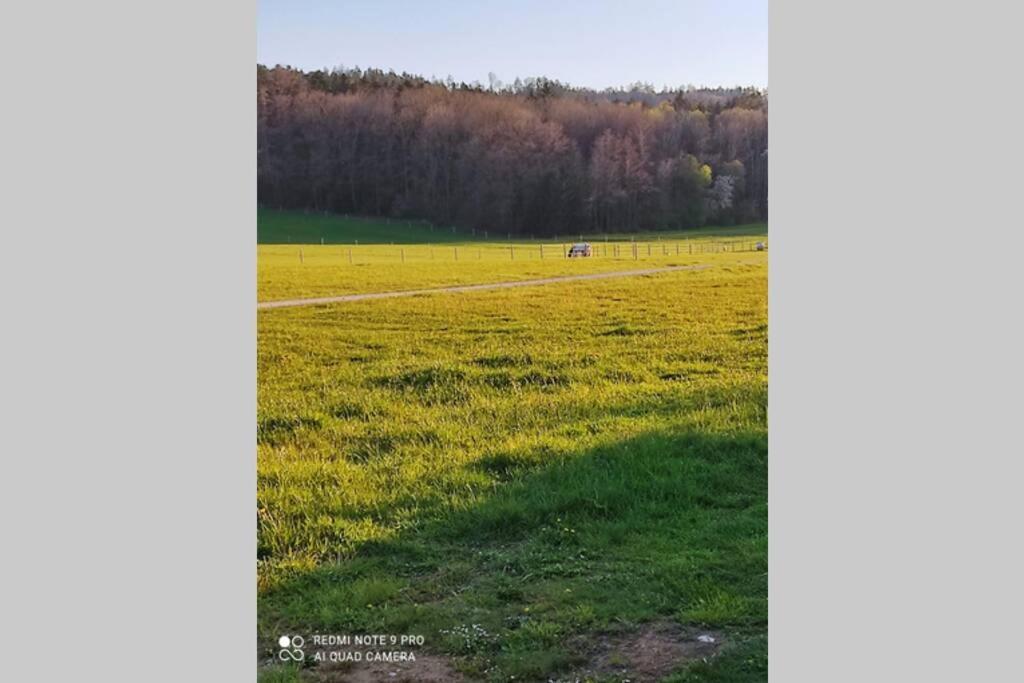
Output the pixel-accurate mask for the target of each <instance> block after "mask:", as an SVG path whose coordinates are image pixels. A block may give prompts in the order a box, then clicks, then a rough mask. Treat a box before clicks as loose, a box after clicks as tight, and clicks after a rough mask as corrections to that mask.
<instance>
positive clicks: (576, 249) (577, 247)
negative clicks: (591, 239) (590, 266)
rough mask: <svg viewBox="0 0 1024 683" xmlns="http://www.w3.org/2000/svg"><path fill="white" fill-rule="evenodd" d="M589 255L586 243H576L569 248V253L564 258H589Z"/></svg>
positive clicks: (588, 247)
mask: <svg viewBox="0 0 1024 683" xmlns="http://www.w3.org/2000/svg"><path fill="white" fill-rule="evenodd" d="M591 254H592V250H591V248H590V245H589V244H588V243H586V242H578V243H576V244H574V245H572V246H571V247H569V253H568V254H566V256H567V257H569V258H579V257H581V256H590V255H591Z"/></svg>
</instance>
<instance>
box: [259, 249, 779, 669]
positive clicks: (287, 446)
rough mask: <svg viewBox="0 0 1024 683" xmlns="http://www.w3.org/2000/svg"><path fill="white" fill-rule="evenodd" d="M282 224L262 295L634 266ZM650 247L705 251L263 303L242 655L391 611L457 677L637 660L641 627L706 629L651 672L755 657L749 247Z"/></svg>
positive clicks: (755, 388)
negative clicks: (575, 276) (353, 248)
mask: <svg viewBox="0 0 1024 683" xmlns="http://www.w3.org/2000/svg"><path fill="white" fill-rule="evenodd" d="M761 234H762V235H763V232H762V233H761ZM753 235H754V236H756V235H757V233H753ZM719 237H720V236H718V235H715V236H714V238H711V237H708V238H707V239H708V240H709V243H711V241H712V240H717V238H719ZM387 246H388V247H390V245H387ZM474 246H475V245H469V244H467V245H466V247H465V248H466V249H467V250H468V249H470V248H472V247H474ZM280 248H283V247H269V246H268V247H264V246H261V247H260V252H259V258H260V281H259V286H260V294H259V296H260V299H261V300H271V299H277V298H283V297H286V296H295V295H305V294H310V295H312V294H323V293H339V294H340V293H347V292H351V291H375V290H377V289H392V288H397V289H413V288H418V287H420V286H423V285H424V284H430V285H436V284H448V283H454V282H455V281H459V282H462V281H465V282H488V281H498V280H502V279H523V278H526V277H532V276H533V274H545V275H554V274H567V273H570V272H593V271H590V270H586V269H601V268H610V269H629V268H636V267H638V266H637V262H635V261H633V260H632V259H627V258H623V259H621V260H619V261H617V260H616V259H614V258H611V257H609V258H607V259H605V260H603V261H602V260H601V258H600V257H598V258H594V259H580V260H578V261H577V260H566V259H551V260H544V261H541V260H540V259H539V258H538V259H536V260H533V261H531V260H528V259H526V258H523V259H520V260H511V259H510V260H509V261H507V262H506V261H504V260H502V259H501V258H500V256H499V255H497V254H494V256H495V258H494V259H484V258H483V257H482V256H481V258H480V259H478V260H477V261H476V262H475V263H474V262H472V261H470V260H465V259H464V260H461V261H459V262H457V263H456V262H455V261H454V260H452V261H450V262H449V261H440V260H438V259H436V257H435V259H433V260H432V262H430V261H428V260H426V259H423V260H416V261H414V260H413V259H411V258H410V259H408V260H407V261H406V262H405V263H404V264H403V263H401V262H400V261H399V262H397V263H396V262H394V261H390V260H384V259H382V260H380V261H372V260H370V259H369V258H368V259H367V262H366V264H365V265H363V266H361V267H359V268H358V269H356V268H354V267H346V266H345V264H342V266H341V267H339V266H338V265H337V264H330V265H322V264H321V265H318V263H317V258H318V256H317V251H318V250H319V249H320V247H319V246H309V247H304V248H303V250H304V256H303V262H302V263H299V264H296V263H290V262H289V260H290V259H289V256H288V253H287V252H280V253H279V252H277V251H275V250H276V249H280ZM323 248H324V249H329V248H330V247H326V246H325V247H323ZM406 248H408V249H409V250H410V251H412V250H413V248H414V247H413V245H411V244H409V245H407V246H406ZM416 248H418V249H422V248H429V247H416ZM478 248H480V249H483V248H485V247H478ZM335 251H336V249H335ZM324 258H327V256H325V257H324ZM407 258H408V254H407ZM659 259H661V260H659ZM296 260H297V259H296ZM669 262H671V263H680V264H683V263H696V262H700V263H708V264H711V265H712V266H713V267H712V268H709V269H707V270H703V271H689V272H675V273H665V274H659V275H653V276H643V277H635V278H623V279H615V280H602V281H592V282H573V283H563V284H558V285H547V286H540V287H530V288H522V289H513V290H504V291H490V292H479V293H473V294H437V295H429V296H423V297H415V298H409V299H391V300H381V301H367V302H357V303H347V304H341V305H332V306H317V307H309V308H297V309H279V310H268V311H260V312H259V314H258V321H259V350H258V362H259V367H258V383H259V384H258V386H259V390H258V471H259V477H258V482H259V483H258V525H259V569H258V571H259V585H260V597H259V634H258V635H259V643H260V648H261V652H260V656H261V661H263V660H267V659H269V658H270V657H272V656H273V654H274V642H273V641H274V640H275V639H276V637H277V636H278V635H279V634H281V633H365V632H369V633H399V634H400V633H411V634H420V635H423V636H424V638H425V640H426V643H425V645H424V651H425V652H428V653H432V654H433V655H434V656H437V657H440V658H443V659H444V661H445V662H447V663H448V664H449V665H450V666H451V667H453V669H452V671H457V672H458V673H459V675H462V676H464V677H465V678H466V679H467V680H480V681H512V680H514V681H524V680H525V681H547V680H576V679H577V678H578V679H580V680H602V681H605V680H606V681H611V680H616V681H621V680H624V679H625V678H627V677H630V676H633V677H632V678H631V680H637V677H636V676H634V673H635V672H631V666H632V660H631V659H630V657H631V654H630V646H629V644H630V643H631V642H633V641H631V640H630V638H632V637H634V636H635V634H639V633H645V632H646V631H645V629H648V630H649V629H651V628H653V626H655V625H656V626H657V628H659V629H662V630H665V629H681V630H686V629H703V630H709V631H710V632H713V633H715V634H716V635H717V637H718V639H719V642H720V644H721V649H720V650H719V651H717V653H716V654H715V655H714V656H713V657H708V658H707V661H700V660H699V659H698V660H696V661H692V662H689V663H684V662H679V663H677V665H676V666H674V667H673V671H672V672H671V673H668V674H667V675H666V677H665V678H664V680H669V681H674V682H677V683H678V682H682V681H750V680H764V679H766V677H767V673H766V671H767V644H766V624H767V574H766V572H767V452H766V451H767V446H766V444H767V438H766V421H765V413H766V401H767V367H766V359H767V280H766V274H767V257H766V255H765V254H764V253H758V252H735V253H733V252H728V251H716V252H714V253H712V252H711V251H707V252H705V253H703V254H699V255H694V256H692V257H691V255H689V254H687V255H686V257H685V259H684V258H683V257H682V255H680V256H676V255H675V254H674V253H673V254H670V255H665V254H664V253H663V254H661V255H660V256H655V255H652V256H651V257H650V259H649V260H647V261H646V262H645V261H644V260H640V261H639V263H640V265H641V267H643V266H653V265H663V264H667V263H669ZM452 278H465V280H461V279H459V280H453V279H452ZM634 649H635V648H634ZM620 650H621V651H620ZM339 675H340V674H339ZM325 676H326V674H324V673H323V671H319V672H318V669H317V668H316V667H312V668H307V669H304V670H299V669H289V668H287V667H283V666H282V665H280V664H279V663H278V664H274V665H269V664H265V665H263V666H262V674H261V679H262V680H264V681H266V682H269V681H272V680H276V681H299V680H343V679H342V678H337V679H331V678H329V677H325ZM640 678H641V679H642V676H641V677H640ZM392 680H396V679H392ZM397 680H402V679H397ZM413 680H414V679H413Z"/></svg>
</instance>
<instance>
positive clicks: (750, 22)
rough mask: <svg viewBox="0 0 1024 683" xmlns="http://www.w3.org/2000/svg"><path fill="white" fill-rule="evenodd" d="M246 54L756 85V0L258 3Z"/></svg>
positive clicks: (763, 73) (579, 80)
mask: <svg viewBox="0 0 1024 683" xmlns="http://www.w3.org/2000/svg"><path fill="white" fill-rule="evenodd" d="M257 22H258V23H257V53H256V56H257V61H258V62H259V63H262V64H267V65H268V66H273V65H274V64H289V65H291V66H295V67H299V68H302V69H318V68H323V67H328V68H330V67H335V66H339V65H344V66H347V67H351V66H360V67H363V68H366V67H379V68H382V69H394V70H395V71H408V72H410V73H414V74H419V75H423V76H427V77H428V78H429V77H431V76H436V77H438V78H445V77H447V76H448V75H449V74H450V75H451V76H452V77H453V78H454V79H455V80H456V81H466V82H471V81H474V80H476V81H480V82H481V83H483V84H485V85H486V84H487V73H488V72H489V71H493V72H494V73H496V74H497V75H498V77H499V78H500V79H501V80H502V81H505V82H511V81H513V80H514V79H515V78H516V76H519V77H522V78H526V77H528V76H542V75H543V76H548V77H550V78H557V79H558V80H560V81H565V82H568V83H571V84H573V85H583V86H589V87H593V88H604V87H607V86H616V85H625V84H627V83H632V82H634V81H645V82H649V83H653V84H654V85H655V87H661V86H662V85H669V86H678V85H685V84H693V85H698V86H700V85H708V86H718V85H722V86H733V85H756V86H759V87H766V86H767V84H768V0H675V1H672V0H653V1H651V0H649V1H647V2H639V3H628V2H625V1H621V0H620V1H619V2H614V1H611V0H592V1H590V2H585V1H583V0H523V1H521V2H513V1H506V2H488V1H487V0H477V1H476V2H469V1H456V0H421V1H419V2H416V1H414V0H376V1H374V0H340V1H335V2H330V1H329V0H259V10H258V16H257Z"/></svg>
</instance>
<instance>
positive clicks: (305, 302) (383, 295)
mask: <svg viewBox="0 0 1024 683" xmlns="http://www.w3.org/2000/svg"><path fill="white" fill-rule="evenodd" d="M710 267H711V266H709V265H696V266H666V267H664V268H648V269H646V270H619V271H613V272H610V273H588V274H586V275H563V276H560V277H546V278H541V279H539V280H516V281H513V282H491V283H488V284H484V285H457V286H454V287H435V288H434V289H410V290H406V291H402V292H372V293H369V294H345V295H343V296H323V297H316V298H312V299H287V300H284V301H261V302H259V303H257V304H256V308H257V309H263V308H288V307H291V306H316V305H318V304H336V303H343V302H347V301H366V300H368V299H394V298H396V297H400V296H418V295H420V294H440V293H446V292H452V293H454V292H479V291H483V290H487V289H508V288H510V287H532V286H533V285H550V284H554V283H556V282H573V281H575V280H604V279H607V278H613V277H632V276H635V275H653V274H655V273H668V272H671V271H674V270H704V269H705V268H710Z"/></svg>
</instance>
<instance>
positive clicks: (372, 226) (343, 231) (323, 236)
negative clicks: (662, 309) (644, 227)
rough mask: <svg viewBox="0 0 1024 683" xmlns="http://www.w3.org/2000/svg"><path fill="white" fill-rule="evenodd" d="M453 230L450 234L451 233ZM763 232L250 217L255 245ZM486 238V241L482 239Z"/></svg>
mask: <svg viewBox="0 0 1024 683" xmlns="http://www.w3.org/2000/svg"><path fill="white" fill-rule="evenodd" d="M453 228H454V229H453ZM766 231H767V226H765V224H764V223H751V224H748V225H736V226H726V227H707V228H699V229H695V230H675V231H670V232H641V233H625V232H613V233H609V234H607V235H606V234H605V233H584V234H582V235H581V234H578V233H576V234H566V235H560V236H559V237H558V238H553V237H545V238H540V237H539V236H538V237H537V240H534V239H533V238H532V237H518V238H515V239H511V240H510V239H509V238H510V236H509V235H507V234H506V233H500V232H497V231H493V230H490V231H485V230H483V229H480V230H474V229H467V228H456V227H454V226H450V225H448V226H441V225H438V226H431V225H430V224H429V223H428V222H427V221H417V220H411V219H397V218H396V219H386V218H370V217H357V216H339V215H336V214H324V213H312V212H304V211H281V210H278V209H258V210H257V214H256V241H257V242H258V243H259V244H321V240H322V241H323V242H322V243H323V244H345V245H355V243H356V242H358V243H359V244H362V245H368V244H404V245H413V244H450V243H461V244H468V243H474V244H475V243H477V242H483V243H487V242H491V243H503V244H508V243H509V241H511V242H513V243H516V244H530V243H533V242H535V241H546V242H548V243H550V244H555V243H558V242H572V241H574V240H577V239H579V238H580V237H582V238H584V239H587V240H592V241H600V240H603V239H605V238H606V237H607V238H609V239H611V240H625V241H629V240H630V239H635V240H638V241H647V240H657V239H659V238H660V239H663V240H668V239H686V238H694V237H711V236H716V237H731V236H756V235H764V234H765V233H766ZM485 235H486V237H485Z"/></svg>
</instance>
